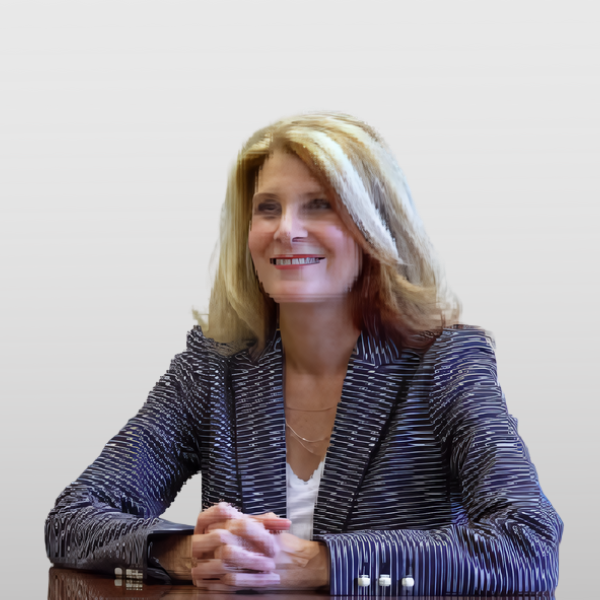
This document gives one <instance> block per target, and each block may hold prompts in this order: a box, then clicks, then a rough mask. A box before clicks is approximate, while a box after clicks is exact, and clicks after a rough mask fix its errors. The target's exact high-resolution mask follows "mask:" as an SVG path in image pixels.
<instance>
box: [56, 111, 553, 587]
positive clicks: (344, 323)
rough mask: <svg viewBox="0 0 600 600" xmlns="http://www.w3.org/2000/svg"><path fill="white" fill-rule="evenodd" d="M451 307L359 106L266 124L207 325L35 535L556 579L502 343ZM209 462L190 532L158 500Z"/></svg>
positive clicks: (369, 569) (70, 548)
mask: <svg viewBox="0 0 600 600" xmlns="http://www.w3.org/2000/svg"><path fill="white" fill-rule="evenodd" d="M458 312H459V311H458V307H457V303H456V302H455V301H454V299H453V297H452V295H451V293H450V292H449V291H448V290H447V289H446V288H445V286H444V284H443V277H442V274H441V269H440V268H439V266H438V264H437V262H436V260H435V257H434V255H433V252H432V248H431V246H430V244H429V242H428V239H427V236H426V235H425V232H424V231H423V227H422V225H421V222H420V220H419V218H418V216H417V214H416V212H415V210H414V207H413V204H412V201H411V199H410V194H409V192H408V188H407V186H406V183H405V181H404V178H403V175H402V173H401V172H400V169H399V168H398V166H397V164H396V162H395V160H394V158H393V157H392V155H391V153H390V151H389V150H388V149H387V147H386V146H385V144H384V142H383V141H382V140H381V138H380V137H379V136H378V135H377V134H376V133H375V132H374V131H373V130H372V129H371V128H370V127H368V126H367V125H365V124H364V123H362V122H360V121H357V120H355V119H353V118H351V117H349V116H346V115H340V114H333V113H332V114H312V115H303V116H299V117H296V118H293V119H289V120H283V121H280V122H278V123H275V124H274V125H272V126H270V127H268V128H266V129H263V130H261V131H259V132H257V133H256V134H255V135H254V136H253V137H252V138H251V139H250V140H249V141H248V142H247V144H246V145H245V146H244V148H243V149H242V151H241V153H240V155H239V158H238V161H237V164H236V166H235V167H234V168H233V170H232V174H231V177H230V180H229V185H228V190H227V197H226V201H225V205H224V209H223V216H222V224H221V246H220V258H219V266H218V271H217V274H216V278H215V283H214V287H213V291H212V294H211V300H210V307H209V322H208V324H204V330H205V333H203V331H202V330H201V329H200V328H199V327H197V328H195V329H194V330H193V331H192V332H191V333H190V334H189V336H188V345H187V350H186V351H185V352H183V353H182V354H180V355H178V356H177V357H175V359H174V360H173V362H172V364H171V367H170V369H169V371H168V372H167V373H166V375H165V376H164V377H163V378H162V379H161V380H160V381H159V382H158V384H157V385H156V387H155V388H154V390H153V391H152V392H151V393H150V396H149V398H148V401H147V402H146V404H145V405H144V406H143V407H142V409H141V410H140V412H139V413H138V414H137V415H136V416H135V417H134V418H133V419H131V420H130V421H129V423H128V424H127V425H126V426H125V427H124V429H122V430H121V432H120V433H119V434H118V435H117V436H115V437H114V438H113V439H112V440H111V441H110V442H109V443H108V444H107V446H106V447H105V449H104V450H103V452H102V454H101V455H100V457H99V458H98V459H97V460H96V461H95V462H94V464H92V465H91V466H90V467H89V468H88V469H87V470H86V471H85V472H84V473H83V474H82V475H81V477H80V478H79V479H78V480H77V481H76V482H75V483H73V484H72V485H71V486H69V487H68V488H67V489H66V490H65V491H64V492H63V494H62V495H61V496H60V497H59V498H58V500H57V503H56V506H55V508H54V509H53V510H52V512H51V513H50V516H49V518H48V521H47V525H46V543H47V549H48V556H49V557H50V559H51V560H52V561H53V562H54V563H55V564H57V565H61V566H67V567H78V568H85V569H94V570H99V571H104V572H108V573H112V572H114V571H115V569H117V572H119V571H118V570H119V569H120V570H123V571H125V569H133V570H134V572H139V573H140V576H144V577H146V576H147V577H158V578H161V577H162V578H163V579H167V578H168V576H167V573H168V574H170V576H171V577H174V578H178V579H191V580H193V582H194V583H195V584H196V585H197V586H199V587H201V588H203V589H209V590H234V589H239V588H240V587H243V588H258V587H264V586H270V587H274V588H279V589H281V588H290V589H316V588H321V587H323V588H326V587H329V589H330V591H331V593H333V594H357V593H361V594H362V593H365V594H379V593H386V594H391V595H395V594H399V593H402V592H408V591H409V592H410V593H414V594H415V595H438V594H459V595H471V594H484V593H486V594H502V593H504V594H505V593H516V592H537V591H552V590H553V589H554V588H555V586H556V584H557V580H558V543H559V541H560V537H561V534H562V522H561V520H560V518H559V517H558V516H557V515H556V513H555V512H554V510H553V508H552V506H551V505H550V503H549V502H548V500H547V499H546V498H545V496H544V495H543V493H542V491H541V489H540V487H539V484H538V481H537V476H536V472H535V469H534V467H533V465H532V464H531V462H530V460H529V455H528V453H527V449H526V447H525V445H524V444H523V442H522V440H521V439H520V437H519V436H518V434H517V431H516V422H515V421H514V419H513V418H512V417H511V416H510V415H509V414H508V413H507V411H506V406H505V403H504V399H503V396H502V393H501V390H500V388H499V387H498V383H497V378H496V366H495V359H494V352H493V348H492V343H491V341H490V340H489V339H488V337H487V336H486V334H485V333H484V332H483V331H482V330H479V329H477V328H471V327H464V326H459V325H457V320H458ZM198 471H202V476H203V506H204V508H205V510H204V511H203V512H202V513H201V514H200V515H199V517H198V521H197V524H196V528H195V535H193V536H192V535H191V534H192V530H191V528H187V527H185V526H180V525H175V524H172V523H169V522H165V521H162V520H160V519H159V518H158V517H159V515H160V514H161V513H162V512H163V511H164V510H165V509H166V508H167V506H168V505H169V504H170V503H171V502H172V500H173V499H174V497H175V495H176V494H177V492H178V491H179V489H180V488H181V486H182V485H183V483H184V482H185V481H186V480H187V479H188V478H189V477H190V476H192V475H193V474H195V473H197V472H198ZM284 516H287V518H288V520H286V519H283V518H281V517H284ZM290 527H291V529H290V531H285V530H286V529H288V528H290ZM388 588H390V589H388Z"/></svg>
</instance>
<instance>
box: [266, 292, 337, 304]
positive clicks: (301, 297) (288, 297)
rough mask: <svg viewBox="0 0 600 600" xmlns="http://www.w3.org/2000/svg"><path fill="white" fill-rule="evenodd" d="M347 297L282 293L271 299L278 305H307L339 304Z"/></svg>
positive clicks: (333, 294)
mask: <svg viewBox="0 0 600 600" xmlns="http://www.w3.org/2000/svg"><path fill="white" fill-rule="evenodd" d="M346 296H347V293H346V294H342V293H333V292H332V293H323V292H321V293H315V292H306V291H305V292H302V291H297V292H281V293H277V294H273V295H272V296H271V298H273V300H274V301H275V302H276V303H277V304H307V303H315V304H316V303H328V302H334V303H338V302H340V301H341V300H343V299H344V298H345V297H346Z"/></svg>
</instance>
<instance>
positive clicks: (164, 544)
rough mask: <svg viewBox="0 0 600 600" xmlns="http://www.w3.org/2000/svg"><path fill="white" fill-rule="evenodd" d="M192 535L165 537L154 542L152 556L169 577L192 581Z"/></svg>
mask: <svg viewBox="0 0 600 600" xmlns="http://www.w3.org/2000/svg"><path fill="white" fill-rule="evenodd" d="M191 544H192V535H191V534H187V535H181V534H179V535H164V536H160V537H159V538H157V539H156V540H153V542H152V556H153V557H154V558H156V559H157V560H158V562H159V563H160V565H161V567H162V568H163V569H164V570H165V571H166V572H167V573H168V575H169V577H171V578H172V579H176V580H178V581H192V547H191Z"/></svg>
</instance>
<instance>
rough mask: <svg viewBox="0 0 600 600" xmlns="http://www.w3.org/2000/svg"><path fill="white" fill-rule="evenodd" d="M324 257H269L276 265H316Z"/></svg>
mask: <svg viewBox="0 0 600 600" xmlns="http://www.w3.org/2000/svg"><path fill="white" fill-rule="evenodd" d="M324 259H325V257H324V256H285V257H284V256H280V257H275V258H271V259H269V262H270V263H271V264H272V265H275V266H276V267H302V266H304V265H316V264H318V263H320V262H321V261H322V260H324Z"/></svg>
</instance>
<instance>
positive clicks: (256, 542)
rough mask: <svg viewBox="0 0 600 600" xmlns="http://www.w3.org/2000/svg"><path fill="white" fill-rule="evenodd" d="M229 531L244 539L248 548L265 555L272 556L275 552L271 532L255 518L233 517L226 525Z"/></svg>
mask: <svg viewBox="0 0 600 600" xmlns="http://www.w3.org/2000/svg"><path fill="white" fill-rule="evenodd" d="M228 529H229V531H230V532H231V533H232V534H234V535H236V536H238V537H240V538H243V539H244V540H246V542H247V543H248V544H249V546H250V548H251V549H252V550H254V551H256V552H258V553H260V554H264V555H265V556H269V557H273V556H275V554H276V553H277V543H276V540H275V538H276V537H277V536H274V535H273V534H271V533H269V532H268V531H267V530H266V529H265V527H264V525H263V524H262V523H260V522H259V521H256V520H255V519H235V520H233V521H232V522H231V524H230V526H229V527H228Z"/></svg>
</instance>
